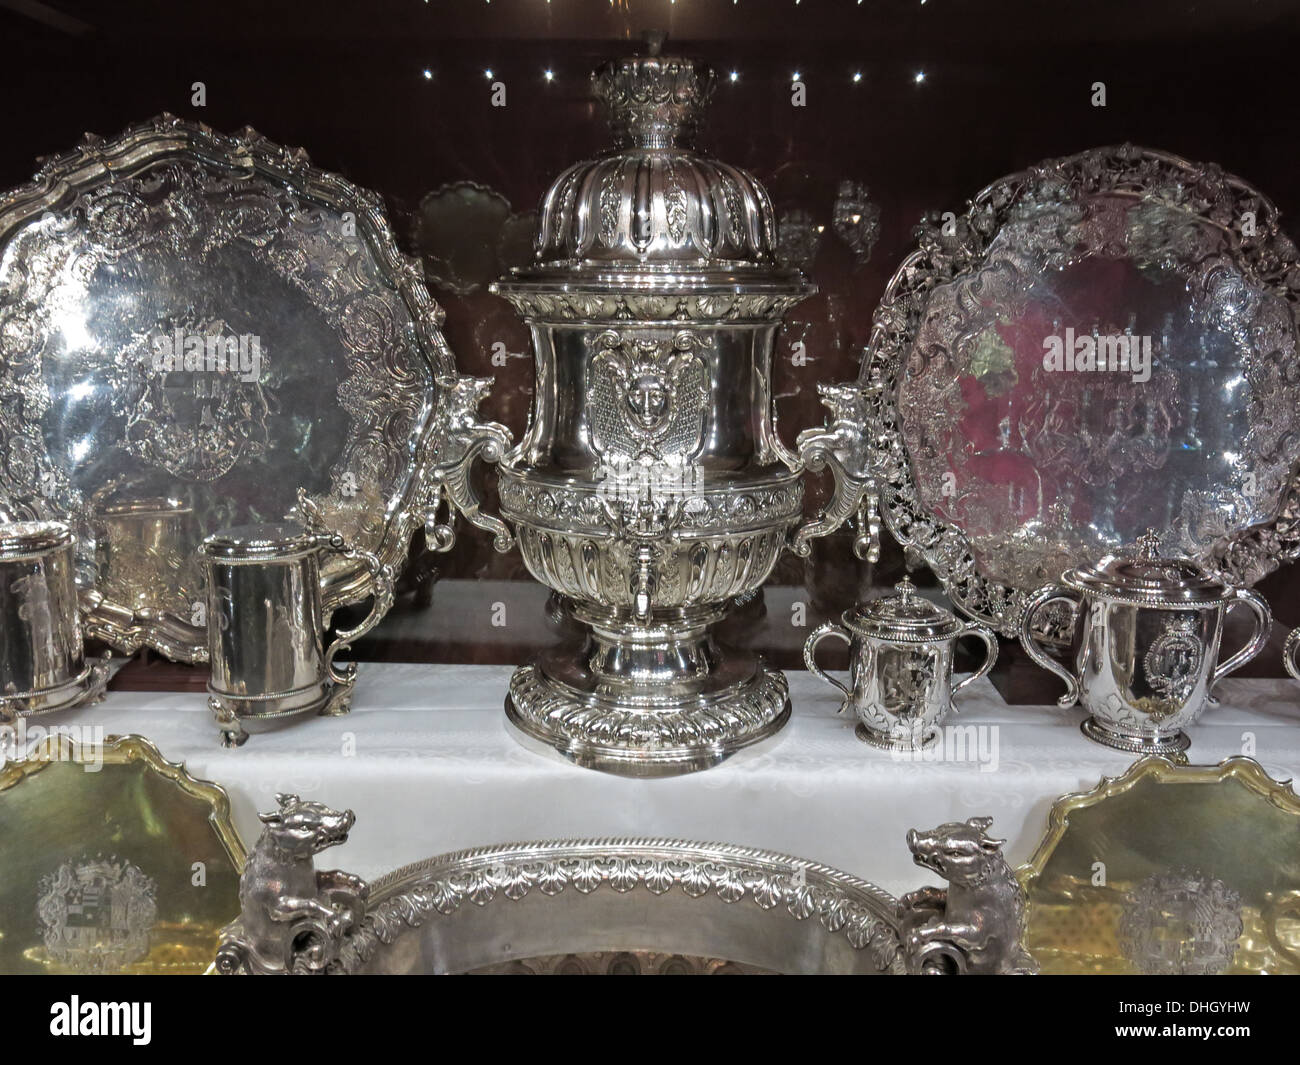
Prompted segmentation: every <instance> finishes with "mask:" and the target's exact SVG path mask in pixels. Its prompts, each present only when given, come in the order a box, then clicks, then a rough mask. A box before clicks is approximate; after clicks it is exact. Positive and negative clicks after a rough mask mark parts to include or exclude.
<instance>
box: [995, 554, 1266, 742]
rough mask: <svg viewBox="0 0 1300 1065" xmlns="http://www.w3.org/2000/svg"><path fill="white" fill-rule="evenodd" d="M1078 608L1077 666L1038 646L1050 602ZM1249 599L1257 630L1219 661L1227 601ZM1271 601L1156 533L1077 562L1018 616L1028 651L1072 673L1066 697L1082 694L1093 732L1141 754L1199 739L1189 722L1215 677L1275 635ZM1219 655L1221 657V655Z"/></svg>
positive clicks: (1087, 729)
mask: <svg viewBox="0 0 1300 1065" xmlns="http://www.w3.org/2000/svg"><path fill="white" fill-rule="evenodd" d="M1057 601H1064V602H1067V603H1069V604H1071V606H1072V608H1073V622H1072V625H1073V639H1072V641H1071V644H1070V646H1071V647H1072V648H1073V652H1072V655H1073V659H1074V661H1073V668H1071V669H1067V668H1066V667H1065V666H1063V665H1062V664H1061V663H1060V662H1058V661H1056V659H1054V658H1052V657H1051V656H1050V655H1048V654H1047V653H1045V652H1044V650H1043V649H1042V648H1041V647H1040V646H1039V644H1038V642H1037V640H1036V637H1035V632H1036V631H1038V630H1037V629H1036V625H1035V622H1036V620H1037V615H1038V614H1039V611H1040V610H1042V609H1043V608H1044V607H1046V606H1047V605H1048V604H1049V603H1053V602H1057ZM1237 603H1243V604H1245V605H1246V606H1247V607H1249V609H1250V610H1251V612H1252V613H1253V614H1254V615H1255V632H1254V635H1253V636H1252V638H1251V639H1250V641H1249V642H1248V643H1247V644H1246V646H1245V647H1243V648H1242V649H1241V650H1240V651H1238V652H1237V653H1236V654H1234V655H1233V656H1232V657H1231V658H1229V659H1227V660H1226V661H1224V662H1219V661H1218V659H1219V641H1220V639H1221V638H1222V636H1223V619H1224V616H1225V615H1226V614H1227V612H1228V610H1229V609H1231V608H1232V607H1233V606H1235V605H1236V604H1237ZM1272 624H1273V619H1272V615H1271V614H1270V612H1269V609H1268V604H1267V603H1266V602H1264V600H1263V599H1262V598H1260V596H1259V595H1257V594H1256V593H1255V592H1252V591H1250V590H1248V589H1245V588H1235V587H1232V586H1230V585H1228V584H1226V583H1224V582H1223V581H1222V580H1220V579H1219V578H1218V577H1216V576H1214V575H1213V574H1210V573H1207V572H1206V571H1205V570H1203V569H1201V567H1200V566H1198V565H1197V564H1196V563H1195V562H1192V561H1191V560H1189V559H1183V558H1164V557H1162V556H1161V554H1160V539H1159V537H1158V536H1157V535H1156V534H1155V533H1154V532H1148V533H1146V534H1145V535H1144V536H1142V537H1140V538H1139V540H1138V549H1137V552H1136V553H1135V554H1119V555H1109V556H1107V557H1106V558H1103V559H1101V560H1100V561H1099V562H1097V563H1095V564H1093V565H1089V566H1080V567H1078V568H1077V569H1073V570H1069V571H1068V572H1066V573H1065V574H1063V575H1062V577H1061V584H1059V585H1049V586H1048V587H1046V588H1041V589H1039V591H1037V592H1035V593H1034V595H1032V596H1031V597H1030V598H1029V600H1028V601H1027V602H1026V603H1025V609H1024V613H1023V614H1022V615H1021V618H1020V642H1021V644H1022V645H1023V646H1024V648H1025V651H1026V653H1028V655H1029V657H1030V658H1032V659H1033V660H1034V661H1035V662H1037V663H1038V664H1039V665H1040V666H1042V667H1043V668H1044V669H1048V670H1050V671H1051V672H1053V673H1055V674H1056V675H1057V676H1058V677H1060V678H1061V679H1062V680H1064V681H1065V684H1066V691H1065V694H1064V695H1063V696H1061V698H1060V699H1059V700H1058V702H1059V704H1060V705H1061V706H1071V705H1073V704H1074V703H1075V702H1081V703H1082V704H1083V707H1084V709H1085V710H1087V711H1088V713H1089V715H1090V716H1089V717H1088V719H1087V720H1086V721H1084V722H1083V726H1082V727H1083V732H1084V735H1086V736H1087V737H1088V738H1089V739H1093V740H1096V741H1097V742H1098V743H1102V744H1105V745H1106V746H1107V747H1114V748H1115V749H1116V750H1120V751H1129V752H1132V753H1137V754H1164V755H1170V754H1178V753H1179V752H1181V751H1185V750H1186V749H1187V747H1188V744H1189V743H1190V742H1191V741H1190V740H1189V739H1188V737H1187V733H1186V732H1184V731H1183V729H1184V728H1186V727H1187V726H1188V725H1191V724H1193V723H1194V722H1195V721H1196V719H1197V718H1199V717H1200V716H1201V712H1202V711H1203V710H1204V709H1205V707H1206V704H1207V703H1209V702H1210V701H1211V692H1212V690H1213V688H1214V685H1215V684H1216V683H1217V682H1218V681H1219V680H1220V679H1221V678H1223V677H1225V676H1227V675H1228V674H1229V673H1231V672H1233V670H1236V669H1239V668H1241V667H1242V666H1244V665H1245V664H1246V663H1247V662H1249V661H1250V660H1251V659H1252V658H1254V657H1255V656H1256V655H1257V654H1259V652H1260V651H1261V650H1263V648H1264V645H1265V643H1267V642H1268V633H1269V629H1270V628H1271V627H1272ZM1216 663H1217V664H1216Z"/></svg>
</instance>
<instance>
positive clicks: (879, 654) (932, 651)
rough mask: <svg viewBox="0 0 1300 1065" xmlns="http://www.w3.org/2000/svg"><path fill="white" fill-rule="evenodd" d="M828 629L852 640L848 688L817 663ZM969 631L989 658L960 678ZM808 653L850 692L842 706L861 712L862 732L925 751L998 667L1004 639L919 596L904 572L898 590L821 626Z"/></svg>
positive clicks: (877, 742)
mask: <svg viewBox="0 0 1300 1065" xmlns="http://www.w3.org/2000/svg"><path fill="white" fill-rule="evenodd" d="M827 636H834V637H836V638H837V639H840V640H843V641H844V642H845V643H846V644H848V645H849V685H848V686H847V687H846V686H845V685H843V684H841V683H840V682H839V681H837V680H836V679H835V678H834V677H831V676H829V675H827V674H826V673H825V672H824V671H823V670H822V668H821V667H820V666H819V665H818V664H817V660H816V653H817V645H818V644H819V643H820V642H821V641H822V640H824V639H825V638H826V637H827ZM966 636H975V637H978V638H979V639H980V640H981V641H983V643H984V649H985V654H984V661H983V662H982V663H981V665H980V667H979V669H977V670H976V671H975V672H974V673H972V674H971V675H970V676H968V677H964V678H963V679H961V680H960V681H958V682H957V683H956V684H953V682H952V665H953V656H954V654H955V653H956V649H957V641H958V640H960V639H962V638H963V637H966ZM803 655H804V662H805V664H806V665H807V666H808V668H809V670H811V671H812V672H813V673H815V674H816V675H817V676H818V677H820V678H821V679H822V680H824V681H826V683H828V684H830V685H831V686H832V687H835V688H837V689H839V691H840V692H841V693H842V694H843V696H844V703H843V705H842V706H841V707H840V712H841V713H843V712H844V711H845V710H852V711H853V713H855V714H856V715H857V718H858V725H857V729H856V730H855V734H856V735H857V737H858V739H860V740H863V741H864V742H866V743H869V744H871V745H872V746H873V747H883V748H885V749H887V750H895V751H918V750H922V749H924V748H926V747H929V746H930V745H931V744H933V743H934V742H935V741H936V740H937V739H938V738H939V724H940V722H942V721H943V719H944V718H945V717H947V716H948V713H949V712H950V711H951V710H952V699H953V696H954V695H956V694H957V693H958V692H959V691H961V690H962V689H963V688H964V687H966V686H967V685H968V684H970V683H972V682H973V681H976V680H978V679H979V678H980V677H982V676H984V675H985V674H987V673H988V671H989V670H990V669H992V668H993V664H994V663H995V662H996V661H997V658H998V641H997V636H996V635H995V634H994V632H993V630H992V629H990V628H988V627H987V626H985V625H980V624H978V623H976V622H970V621H963V620H962V619H961V618H959V617H957V616H956V615H955V614H953V613H952V612H951V611H949V610H945V609H944V608H943V607H941V606H938V605H937V604H935V603H932V602H930V601H929V600H928V599H926V598H925V597H924V596H920V595H917V594H916V586H915V585H913V584H912V582H911V581H910V580H908V579H907V578H904V579H903V580H901V581H900V582H899V583H898V584H897V585H895V587H894V594H893V595H890V596H886V597H884V598H881V599H874V600H872V601H871V602H869V603H866V604H864V605H862V606H859V607H856V608H854V609H853V610H848V611H845V613H844V616H843V618H842V619H841V620H840V621H839V622H833V621H831V622H827V623H826V624H824V625H821V626H819V627H817V628H816V629H814V630H813V631H812V634H811V635H810V636H809V637H808V641H807V642H806V643H805V644H804V652H803Z"/></svg>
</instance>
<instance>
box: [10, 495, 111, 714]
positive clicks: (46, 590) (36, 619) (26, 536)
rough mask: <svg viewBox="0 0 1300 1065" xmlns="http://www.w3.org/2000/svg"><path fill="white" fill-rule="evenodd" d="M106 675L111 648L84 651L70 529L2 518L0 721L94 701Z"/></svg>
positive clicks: (63, 526) (60, 525)
mask: <svg viewBox="0 0 1300 1065" xmlns="http://www.w3.org/2000/svg"><path fill="white" fill-rule="evenodd" d="M107 681H108V656H107V655H105V656H104V658H103V659H101V660H99V661H95V662H89V661H87V659H86V656H85V647H84V643H83V639H82V629H81V619H80V616H79V615H78V612H77V582H76V563H75V560H74V548H73V538H72V531H71V529H69V528H68V526H67V525H65V524H63V523H62V522H57V521H28V522H16V523H13V524H7V525H0V721H12V720H14V719H15V718H17V717H18V716H19V715H30V714H41V713H48V712H51V711H54V710H66V709H69V708H70V707H74V706H82V705H85V704H86V703H91V702H95V701H97V700H98V699H101V698H103V695H104V687H105V684H106V683H107Z"/></svg>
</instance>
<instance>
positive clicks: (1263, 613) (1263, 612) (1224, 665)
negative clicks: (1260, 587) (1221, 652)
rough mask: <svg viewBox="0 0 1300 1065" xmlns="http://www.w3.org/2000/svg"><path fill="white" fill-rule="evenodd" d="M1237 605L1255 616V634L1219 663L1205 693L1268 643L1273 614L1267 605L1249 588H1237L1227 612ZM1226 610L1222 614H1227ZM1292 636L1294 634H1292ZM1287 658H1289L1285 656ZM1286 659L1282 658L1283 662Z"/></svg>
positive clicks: (1288, 640) (1289, 641) (1288, 639)
mask: <svg viewBox="0 0 1300 1065" xmlns="http://www.w3.org/2000/svg"><path fill="white" fill-rule="evenodd" d="M1238 603H1244V604H1245V605H1246V606H1248V607H1249V608H1250V612H1251V613H1252V614H1254V615H1255V634H1254V635H1253V636H1252V637H1251V638H1250V641H1249V642H1248V643H1247V644H1246V646H1245V647H1243V648H1242V649H1241V650H1240V651H1238V652H1237V653H1236V654H1235V655H1233V656H1232V657H1231V658H1229V659H1228V660H1227V661H1226V662H1220V663H1219V664H1218V665H1217V666H1215V667H1214V673H1213V674H1212V675H1211V676H1210V683H1209V687H1208V689H1207V691H1213V690H1214V686H1215V685H1216V684H1218V683H1219V681H1220V680H1221V679H1222V678H1224V677H1226V676H1227V675H1228V674H1229V673H1232V672H1234V671H1235V670H1238V669H1240V668H1241V667H1242V666H1244V665H1245V664H1246V663H1247V662H1249V661H1250V660H1251V659H1252V658H1254V657H1255V656H1256V655H1257V654H1259V652H1260V651H1262V650H1264V645H1265V644H1266V643H1268V634H1269V632H1271V631H1272V628H1273V612H1272V611H1271V610H1269V608H1268V603H1266V602H1265V601H1264V599H1263V597H1262V596H1261V595H1260V594H1259V593H1258V592H1253V591H1251V590H1250V589H1249V588H1238V589H1237V590H1236V592H1235V593H1234V595H1233V598H1232V600H1231V601H1230V602H1229V603H1228V607H1227V610H1231V609H1232V608H1233V607H1234V606H1236V605H1237V604H1238ZM1227 610H1225V611H1224V613H1225V614H1226V613H1227ZM1293 635H1294V634H1293ZM1290 643H1291V640H1290V637H1288V638H1287V645H1288V646H1290ZM1287 658H1289V656H1287ZM1286 660H1287V659H1285V658H1284V661H1286Z"/></svg>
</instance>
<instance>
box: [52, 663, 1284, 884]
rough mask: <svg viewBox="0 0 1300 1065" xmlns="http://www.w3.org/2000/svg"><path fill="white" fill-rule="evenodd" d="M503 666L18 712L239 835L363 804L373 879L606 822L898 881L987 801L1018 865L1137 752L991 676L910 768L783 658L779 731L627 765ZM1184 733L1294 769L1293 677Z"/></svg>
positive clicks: (1207, 759)
mask: <svg viewBox="0 0 1300 1065" xmlns="http://www.w3.org/2000/svg"><path fill="white" fill-rule="evenodd" d="M509 675H510V669H509V668H507V667H502V666H458V665H436V666H434V665H396V664H383V663H369V664H363V665H362V667H361V675H360V678H359V680H358V683H357V690H356V695H355V699H354V702H353V711H352V714H351V715H350V716H348V717H342V718H298V719H293V720H291V721H290V722H289V723H287V724H285V726H284V727H282V728H278V729H276V730H275V731H272V732H261V733H255V734H254V735H253V737H252V738H251V739H250V740H249V742H248V743H247V744H246V745H245V746H244V747H242V748H240V749H237V750H224V749H223V748H221V747H220V745H219V743H218V735H217V730H216V728H215V726H214V725H213V724H212V721H211V718H210V716H209V714H208V711H207V707H206V703H205V699H204V697H203V696H201V695H198V694H173V693H147V692H115V693H112V694H110V695H109V697H108V699H107V700H106V701H105V702H104V703H102V704H100V705H99V706H96V707H92V708H89V709H85V710H81V711H75V712H67V713H63V714H58V715H50V716H48V717H44V718H39V719H35V720H33V721H32V722H31V723H30V725H31V727H35V726H37V725H54V724H67V725H77V726H102V727H103V728H104V730H105V733H106V734H112V733H139V734H142V735H144V736H146V737H147V738H148V739H150V740H152V741H153V742H154V743H155V744H156V745H157V746H158V747H159V748H160V749H161V751H162V753H163V754H164V755H165V756H166V757H167V758H168V759H169V760H172V761H177V760H180V761H184V762H185V763H186V765H187V767H188V768H189V771H190V772H191V773H193V774H194V775H196V776H199V777H205V778H207V779H210V780H215V781H217V782H218V783H220V784H222V785H223V786H224V787H225V788H226V790H227V791H228V792H229V793H230V796H231V800H232V805H233V808H234V813H235V821H236V824H237V826H238V828H239V830H240V832H241V833H242V834H243V836H244V839H245V840H246V841H247V842H248V843H250V844H251V843H252V841H253V840H254V839H256V837H257V834H258V831H259V825H258V821H257V816H256V815H257V811H259V810H266V809H272V808H274V806H275V799H274V795H275V793H276V792H278V791H292V792H297V793H299V794H301V795H302V796H303V797H304V798H308V797H310V798H314V799H319V800H321V801H323V802H326V803H329V804H330V805H332V806H336V807H348V808H351V809H353V810H355V811H356V814H357V826H356V828H355V829H354V830H353V832H352V836H351V839H350V840H349V841H348V843H346V844H345V845H344V846H342V847H340V848H337V849H336V850H335V851H333V852H331V853H330V854H329V855H328V856H327V857H326V858H324V859H323V860H324V861H325V862H326V863H327V864H328V865H329V866H331V867H338V868H343V869H347V870H349V871H351V872H354V873H357V874H359V875H361V876H365V877H375V876H377V875H379V874H381V873H383V872H386V871H389V870H391V869H394V868H397V867H399V866H401V865H405V864H407V863H409V862H413V861H417V860H419V859H422V858H427V857H430V856H432V855H434V854H438V853H441V852H444V851H450V850H456V849H460V848H463V847H472V846H478V845H482V844H488V843H501V842H509V841H518V840H538V839H549V838H556V837H590V836H608V835H654V836H675V837H680V838H686V839H694V840H712V841H722V842H728V843H738V844H747V845H750V846H755V847H765V848H769V849H772V850H777V851H782V852H786V853H789V854H793V855H796V856H798V857H802V858H806V859H810V860H815V861H821V862H826V863H828V864H830V865H833V866H837V867H839V868H841V869H844V870H846V871H849V872H852V873H855V874H857V875H859V876H862V877H865V878H866V879H868V880H872V881H874V882H875V883H877V884H879V885H880V886H881V887H883V888H885V889H886V890H888V891H891V892H894V893H895V894H897V893H900V892H902V891H905V890H908V889H910V888H913V887H916V886H918V885H919V884H921V883H925V882H930V881H932V880H933V878H932V877H931V876H930V875H929V874H927V873H926V872H925V871H923V870H921V869H918V868H916V867H915V866H913V865H912V863H911V859H910V855H909V853H908V850H907V845H906V843H905V840H904V835H905V833H906V831H907V830H908V829H909V828H912V827H921V828H927V827H931V826H933V825H936V824H939V823H940V822H943V821H950V820H954V819H959V818H966V817H970V816H972V815H975V814H989V815H991V816H992V817H993V818H994V825H993V831H994V832H995V833H996V834H998V835H999V836H1002V837H1005V838H1006V839H1007V840H1008V841H1009V843H1008V846H1007V853H1008V857H1009V858H1010V859H1011V861H1012V862H1013V863H1019V862H1021V861H1024V860H1025V859H1027V858H1028V857H1029V855H1030V854H1031V853H1032V851H1033V848H1034V846H1035V844H1036V842H1037V840H1038V838H1039V837H1040V835H1041V833H1042V831H1043V828H1044V826H1045V824H1046V818H1047V811H1048V809H1049V808H1050V806H1051V804H1052V801H1053V800H1054V799H1055V798H1056V797H1057V796H1059V795H1061V794H1062V793H1065V792H1073V791H1080V790H1086V789H1087V788H1090V787H1092V786H1093V785H1095V784H1096V783H1097V781H1098V779H1099V778H1100V777H1102V776H1103V775H1105V776H1116V775H1119V774H1120V773H1122V772H1123V771H1124V769H1125V768H1126V767H1127V766H1128V765H1129V764H1130V762H1131V761H1132V759H1131V758H1130V757H1129V756H1128V755H1125V754H1123V753H1120V752H1118V751H1111V750H1108V749H1106V748H1103V747H1099V746H1097V745H1096V744H1093V743H1091V742H1089V741H1088V740H1086V739H1085V738H1084V737H1083V736H1082V735H1081V734H1080V733H1079V728H1078V722H1079V720H1080V718H1081V716H1082V715H1081V712H1080V711H1078V710H1071V711H1060V710H1056V709H1055V708H1046V707H1024V706H1014V707H1013V706H1008V705H1006V704H1005V703H1004V702H1003V701H1002V699H1001V698H1000V696H998V694H997V693H996V692H995V691H994V690H993V688H992V686H991V685H989V684H988V683H987V682H986V681H981V682H980V683H979V684H976V685H973V686H972V687H971V688H970V689H969V690H968V691H967V692H964V693H963V694H962V696H960V697H959V703H960V705H961V709H962V712H961V714H960V715H959V716H957V717H956V718H954V719H952V721H951V722H950V723H951V724H953V725H960V726H976V733H975V738H976V741H977V746H976V749H975V757H969V756H968V758H967V759H966V760H962V761H932V762H923V763H909V762H905V761H899V760H897V759H896V758H895V757H894V756H891V755H890V754H889V753H888V752H884V751H878V750H876V749H874V748H871V747H868V746H867V745H865V744H863V743H860V742H859V741H858V740H856V739H855V738H854V736H853V725H852V722H849V721H846V720H845V719H843V718H841V717H839V716H837V714H836V713H835V710H836V707H837V706H838V700H837V699H836V697H835V693H834V692H833V691H832V690H831V689H830V688H829V687H827V686H826V685H824V684H822V683H821V682H819V681H817V680H816V679H815V678H813V677H812V676H810V675H809V674H807V673H802V672H800V673H791V674H789V677H790V690H791V697H792V701H793V704H794V713H793V717H792V719H791V721H790V724H789V725H787V726H786V728H785V729H784V730H783V731H782V732H781V733H780V734H779V735H778V736H777V737H775V738H774V739H772V740H770V741H768V742H766V743H764V744H761V745H759V746H758V747H755V748H751V749H750V750H748V751H745V752H742V753H741V754H740V755H737V756H736V757H735V758H733V759H731V760H730V761H728V762H725V763H723V764H722V765H721V766H718V767H716V768H714V769H710V770H708V771H706V772H703V773H695V774H691V775H689V776H685V777H676V778H670V779H665V780H644V781H642V780H631V779H625V778H618V777H611V776H607V775H605V774H601V773H595V772H592V771H590V770H585V769H579V768H576V767H574V766H572V765H570V764H568V763H566V762H563V761H562V760H560V758H559V756H558V755H556V756H552V757H547V756H544V755H540V754H537V753H534V752H533V751H532V750H529V749H526V748H525V747H523V746H521V745H520V744H519V743H518V742H516V740H515V739H514V736H513V734H512V732H511V731H510V730H509V728H508V726H507V724H506V720H505V715H504V713H503V711H502V700H503V698H504V695H505V690H506V682H507V679H508V677H509ZM1218 694H1219V695H1220V698H1221V704H1220V705H1219V706H1215V707H1211V708H1210V709H1209V710H1207V712H1206V714H1205V717H1204V718H1203V719H1202V721H1201V723H1200V724H1199V725H1198V726H1197V727H1196V728H1195V730H1194V731H1193V733H1192V739H1193V743H1192V748H1191V751H1190V752H1189V755H1190V757H1191V760H1192V761H1193V762H1195V763H1213V762H1218V761H1219V760H1221V759H1223V758H1226V757H1228V756H1230V755H1236V754H1243V753H1245V754H1250V755H1252V756H1254V757H1255V758H1257V759H1258V760H1259V761H1260V762H1261V763H1262V764H1263V765H1264V768H1265V769H1266V770H1268V772H1269V773H1271V774H1272V775H1273V776H1275V777H1279V778H1281V779H1288V778H1290V777H1291V776H1293V775H1294V773H1295V770H1296V769H1297V768H1298V767H1300V728H1297V724H1298V723H1300V685H1294V686H1293V685H1292V684H1290V683H1289V682H1285V681H1275V680H1255V679H1236V680H1234V679H1232V678H1229V679H1227V680H1225V681H1224V682H1223V683H1222V684H1221V685H1220V688H1219V692H1218Z"/></svg>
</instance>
